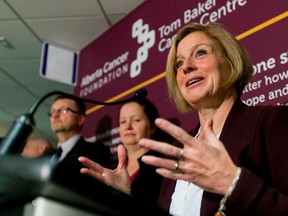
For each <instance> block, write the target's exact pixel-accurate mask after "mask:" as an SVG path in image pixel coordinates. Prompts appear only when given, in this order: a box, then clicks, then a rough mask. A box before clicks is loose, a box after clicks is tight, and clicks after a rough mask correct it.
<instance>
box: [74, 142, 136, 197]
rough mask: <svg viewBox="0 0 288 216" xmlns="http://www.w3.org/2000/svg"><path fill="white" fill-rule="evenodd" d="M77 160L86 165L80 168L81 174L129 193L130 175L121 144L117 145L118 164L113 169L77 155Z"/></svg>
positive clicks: (124, 151)
mask: <svg viewBox="0 0 288 216" xmlns="http://www.w3.org/2000/svg"><path fill="white" fill-rule="evenodd" d="M78 160H79V161H80V162H81V163H82V164H83V165H84V166H86V167H87V168H82V169H81V170H80V172H81V173H82V174H86V175H89V176H91V177H93V178H95V179H97V180H98V181H100V182H102V183H104V184H106V185H109V186H111V187H113V188H115V189H116V190H119V191H121V192H123V193H126V194H129V195H131V183H130V177H129V174H128V171H127V167H126V150H125V148H124V146H123V145H119V146H118V166H117V168H116V169H114V170H111V169H107V168H105V167H102V166H101V165H99V164H98V163H95V162H94V161H92V160H90V159H88V158H86V157H79V159H78Z"/></svg>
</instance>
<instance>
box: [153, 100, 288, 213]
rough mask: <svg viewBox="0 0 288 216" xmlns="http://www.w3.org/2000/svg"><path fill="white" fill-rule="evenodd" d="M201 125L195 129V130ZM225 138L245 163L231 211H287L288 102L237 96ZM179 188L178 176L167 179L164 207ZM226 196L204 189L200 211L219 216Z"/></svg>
mask: <svg viewBox="0 0 288 216" xmlns="http://www.w3.org/2000/svg"><path fill="white" fill-rule="evenodd" d="M198 127H199V126H198ZM197 130H198V129H197V128H196V129H194V130H193V131H192V132H191V134H193V135H195V134H196V131H197ZM220 140H221V141H222V142H223V143H224V145H225V147H226V149H227V151H228V153H229V154H230V156H231V158H232V160H233V161H234V163H235V164H236V165H237V166H240V167H242V173H241V175H240V178H239V181H238V183H237V185H236V187H235V189H234V191H233V193H232V195H231V196H230V197H229V198H228V200H227V202H226V208H227V210H226V216H238V215H245V216H247V215H253V216H256V215H269V216H280V215H281V216H282V215H283V216H284V215H285V216H287V215H288V107H284V106H281V107H280V106H276V107H272V106H266V107H265V106H258V107H256V106H255V107H249V106H246V105H245V104H243V103H242V102H241V100H240V99H238V100H236V102H235V104H234V105H233V108H232V110H231V111H230V113H229V115H228V117H227V119H226V122H225V124H224V127H223V130H222V132H221V135H220ZM219 181H221V179H219ZM174 188H175V181H173V180H169V179H164V180H163V184H162V189H161V194H160V197H159V202H158V205H159V207H160V208H162V209H164V210H166V211H169V207H170V202H171V196H172V194H173V192H174ZM222 197H223V196H219V195H216V194H213V193H209V192H206V191H204V193H203V197H202V204H201V216H211V215H214V214H215V213H216V212H217V210H218V208H219V204H220V200H221V199H222Z"/></svg>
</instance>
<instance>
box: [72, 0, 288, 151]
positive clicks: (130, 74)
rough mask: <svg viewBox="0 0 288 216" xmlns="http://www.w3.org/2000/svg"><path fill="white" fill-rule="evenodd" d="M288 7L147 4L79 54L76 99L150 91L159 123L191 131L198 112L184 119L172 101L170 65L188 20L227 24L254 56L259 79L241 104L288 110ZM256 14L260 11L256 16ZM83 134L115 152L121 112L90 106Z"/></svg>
mask: <svg viewBox="0 0 288 216" xmlns="http://www.w3.org/2000/svg"><path fill="white" fill-rule="evenodd" d="M287 8H288V1H274V0H265V1H263V0H238V1H236V0H231V1H222V0H221V1H220V0H205V1H204V0H202V1H195V0H186V1H179V0H169V1H167V0H157V1H155V0H154V1H153V0H148V1H145V2H144V3H143V4H142V5H140V6H139V7H138V8H136V9H135V10H134V11H133V12H132V13H131V14H129V16H127V17H126V18H125V19H123V20H121V21H120V22H119V23H117V24H116V25H115V26H114V27H113V28H112V29H111V30H109V31H107V32H105V33H104V34H103V35H102V36H101V37H100V38H98V39H97V40H95V41H93V42H92V43H91V44H89V46H87V47H85V48H84V49H83V50H82V51H81V52H80V56H79V58H80V59H79V68H78V81H77V83H78V84H77V86H76V88H75V92H74V94H75V95H77V96H80V97H83V98H90V99H95V100H103V101H115V100H122V99H125V98H126V97H130V96H132V95H133V94H134V92H135V91H136V90H137V89H139V88H146V89H147V90H148V96H147V98H149V99H150V100H151V101H152V102H154V103H155V104H156V106H157V107H158V109H159V113H160V115H161V116H162V117H164V118H167V119H170V120H171V121H173V122H174V123H176V124H178V125H181V126H182V127H183V128H184V129H186V130H191V129H192V128H193V127H194V126H195V125H196V123H197V117H196V116H195V115H196V114H195V113H189V114H182V113H179V112H178V111H177V110H176V108H175V106H174V105H173V104H172V103H171V101H170V100H169V98H168V94H167V88H166V80H165V65H166V59H167V55H168V51H169V48H170V46H171V43H172V40H173V37H174V36H175V34H176V33H177V31H178V30H179V28H181V27H182V26H184V25H185V24H187V23H189V22H200V23H202V24H206V23H208V22H219V23H222V24H224V25H225V26H226V27H227V28H228V29H229V30H230V31H231V32H232V34H233V35H235V37H236V38H237V39H238V40H239V41H240V42H241V43H242V44H243V45H244V46H245V47H246V49H247V50H248V52H249V53H250V54H251V58H252V60H253V65H254V76H253V79H252V80H251V82H250V83H249V84H248V85H247V87H246V88H245V90H244V93H243V96H242V99H243V101H244V102H245V103H246V104H248V105H263V104H273V105H285V106H287V105H288V84H287V83H288V70H287V63H288V51H287V47H288V43H287V35H288V28H287V26H288V25H287V24H288V19H287V16H288V12H287ZM255 11H257V12H258V13H255ZM87 107H88V111H87V122H86V124H85V127H84V131H83V133H84V136H85V137H86V138H88V139H90V140H91V141H99V142H105V143H106V144H107V145H110V146H111V150H112V151H113V152H115V151H116V146H117V145H118V144H119V143H120V142H121V141H120V139H119V135H118V110H119V107H118V106H95V105H91V104H87Z"/></svg>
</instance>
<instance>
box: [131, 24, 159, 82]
mask: <svg viewBox="0 0 288 216" xmlns="http://www.w3.org/2000/svg"><path fill="white" fill-rule="evenodd" d="M132 37H133V38H137V42H138V44H142V46H141V47H140V48H139V49H138V50H137V57H136V59H135V60H134V61H133V62H132V63H131V65H130V77H131V78H134V77H136V76H138V75H139V74H140V73H141V69H142V63H143V62H145V61H146V60H147V59H148V50H149V49H150V48H151V47H152V46H153V45H154V44H155V31H154V30H150V31H149V25H148V24H144V25H143V20H142V19H139V20H137V21H136V22H135V23H134V24H133V26H132Z"/></svg>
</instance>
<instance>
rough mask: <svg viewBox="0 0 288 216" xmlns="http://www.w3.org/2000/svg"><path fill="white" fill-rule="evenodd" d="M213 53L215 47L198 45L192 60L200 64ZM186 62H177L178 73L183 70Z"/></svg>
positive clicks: (192, 53)
mask: <svg viewBox="0 0 288 216" xmlns="http://www.w3.org/2000/svg"><path fill="white" fill-rule="evenodd" d="M212 52H213V46H212V45H210V44H198V45H196V46H195V48H194V49H193V50H192V52H191V55H190V59H191V60H194V61H195V62H200V61H202V60H203V59H205V58H206V57H207V56H208V55H209V54H211V53H212ZM183 64H184V61H183V60H182V59H181V58H179V59H176V60H175V66H174V67H175V70H176V71H177V72H178V71H179V70H181V69H183V68H182V66H183Z"/></svg>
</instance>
